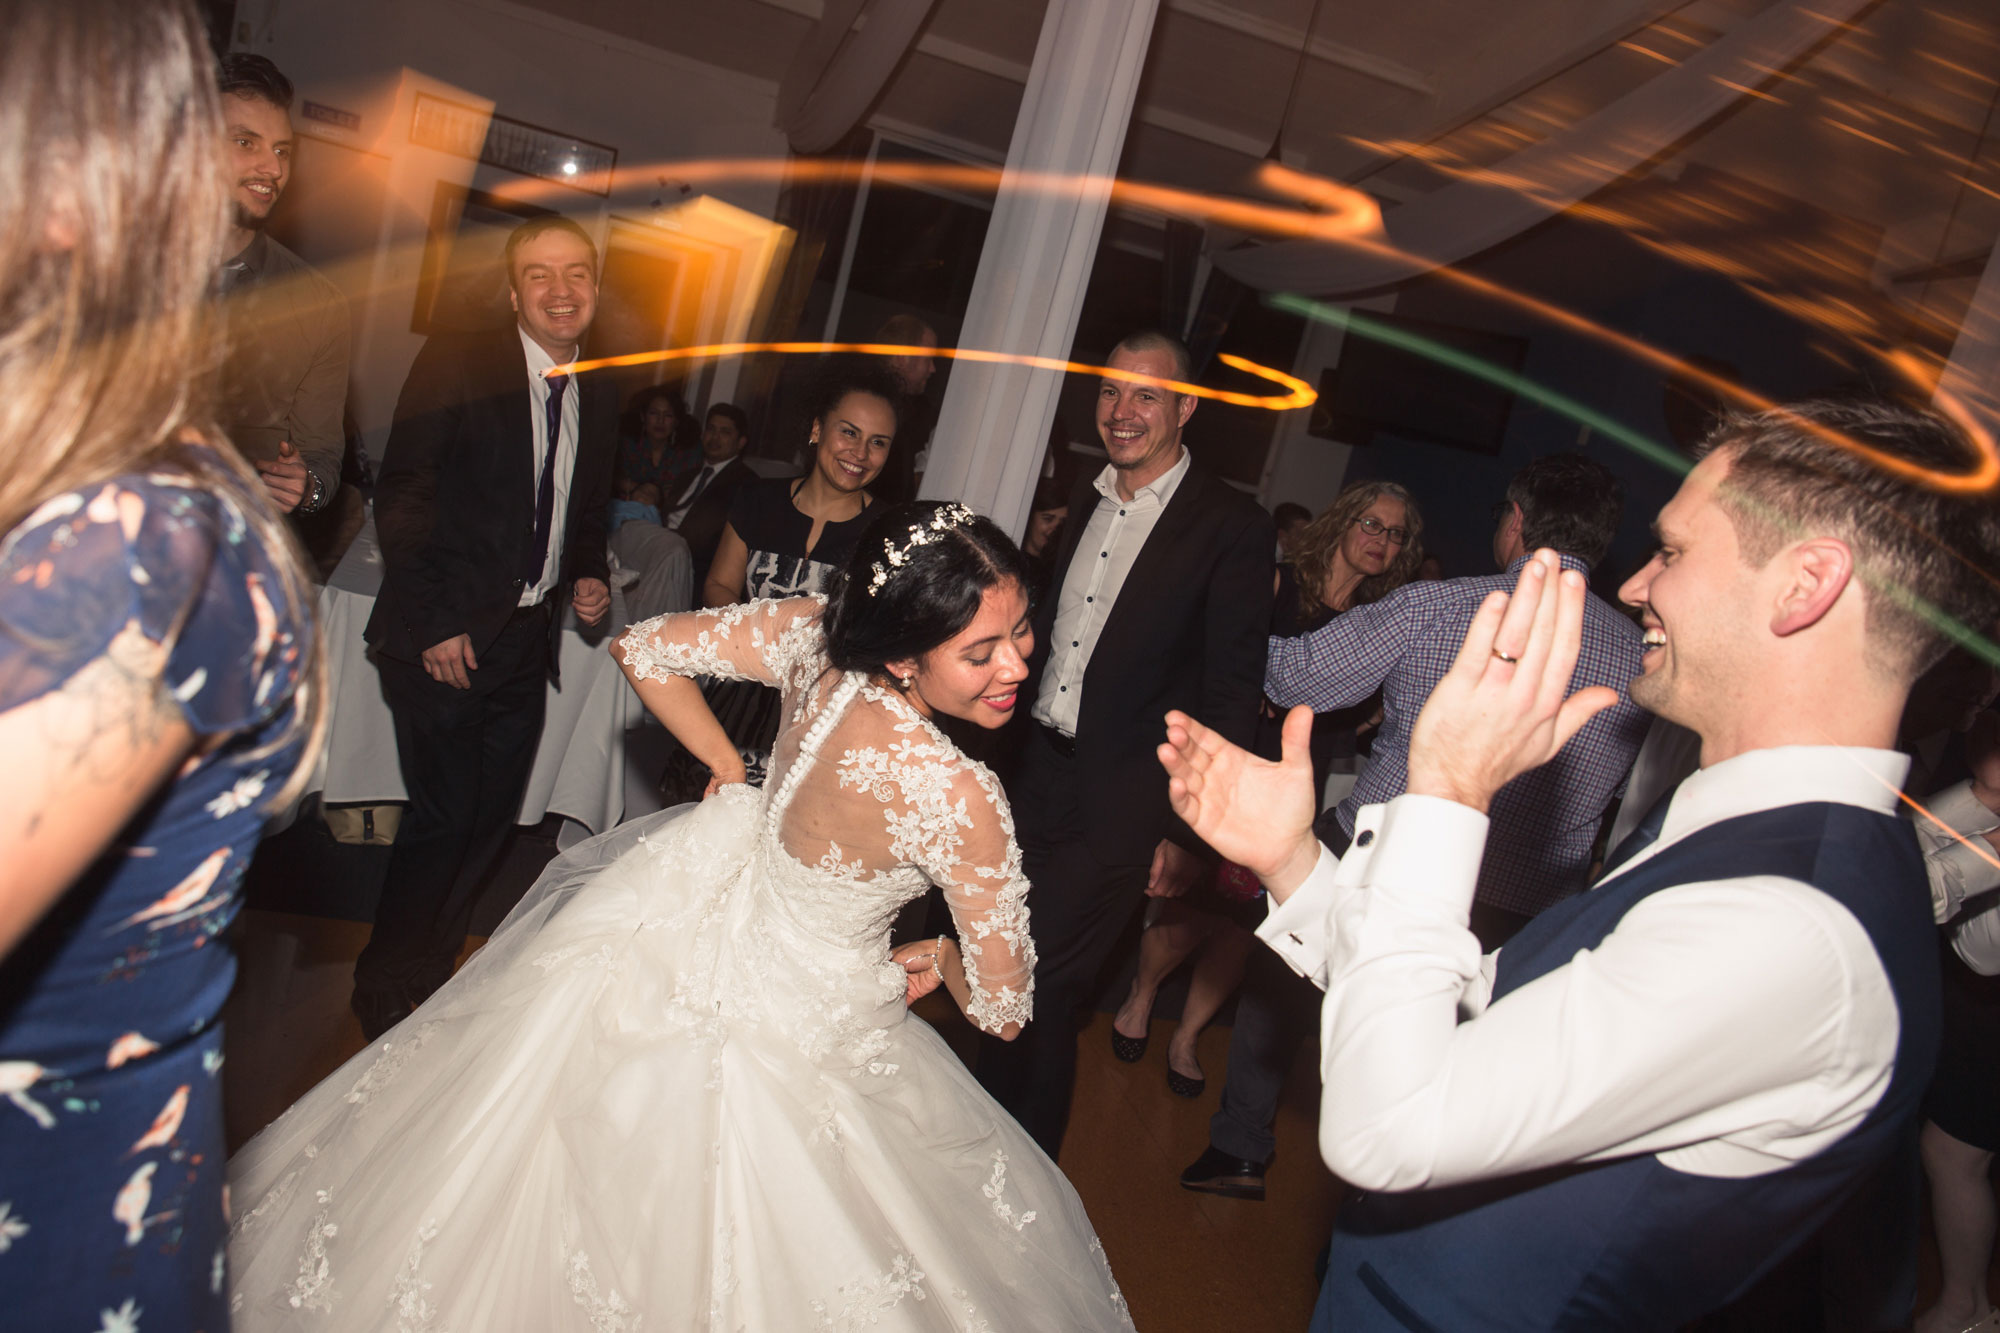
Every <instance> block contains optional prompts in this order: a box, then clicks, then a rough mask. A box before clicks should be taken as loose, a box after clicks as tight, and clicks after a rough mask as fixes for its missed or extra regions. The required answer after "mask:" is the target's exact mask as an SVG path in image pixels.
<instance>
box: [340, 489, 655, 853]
mask: <svg viewBox="0 0 2000 1333" xmlns="http://www.w3.org/2000/svg"><path fill="white" fill-rule="evenodd" d="M381 586H382V552H381V547H380V546H379V545H378V544H377V541H376V537H375V519H374V517H373V516H372V515H371V516H370V517H369V519H368V522H367V524H366V525H365V526H363V528H362V529H361V534H360V535H359V536H357V537H356V538H355V539H354V545H353V546H351V547H349V548H348V551H347V555H346V556H345V557H344V558H343V559H342V560H341V562H340V566H339V567H338V568H337V569H335V570H334V571H333V577H332V578H330V579H328V580H327V584H326V587H325V588H324V589H322V590H321V592H320V598H319V613H320V627H321V630H322V632H323V633H324V634H325V635H326V652H327V685H328V690H327V700H328V704H329V707H330V708H331V710H332V711H331V714H330V716H329V725H328V728H327V733H328V734H327V746H326V752H325V754H324V756H323V757H322V759H321V760H320V764H319V768H318V771H317V772H315V773H314V775H313V778H312V781H311V782H309V783H308V784H307V787H306V790H307V791H308V792H318V793H320V799H321V800H322V801H324V802H326V803H327V804H330V805H344V804H354V803H363V804H380V803H386V802H392V801H404V800H407V799H408V798H409V794H408V792H407V791H406V790H405V789H404V787H403V774H402V769H401V768H400V766H399V765H398V764H397V762H396V728H395V722H394V720H393V719H392V718H391V717H390V715H389V705H388V702H387V701H386V700H385V699H384V698H383V696H382V680H381V677H380V676H379V675H378V674H377V673H376V670H375V663H374V660H373V659H372V658H371V657H370V656H369V655H368V652H367V644H366V643H364V642H363V641H362V637H361V632H362V630H363V628H364V627H365V626H366V625H367V624H368V617H369V614H370V613H371V612H373V611H374V609H375V595H376V593H377V592H378V591H379V590H380V588H381ZM625 624H626V618H625V606H624V599H623V596H622V595H621V593H620V591H619V590H618V589H616V588H614V589H612V593H611V615H610V620H609V622H608V624H607V626H606V628H605V629H604V630H603V632H601V633H600V632H597V631H592V632H591V635H590V637H589V638H588V639H586V638H585V637H584V634H583V632H582V630H581V628H580V627H579V626H578V624H577V622H576V618H575V616H574V615H571V616H570V617H569V619H568V621H567V623H565V624H564V626H563V631H562V636H561V637H562V646H561V658H560V660H561V668H562V684H561V686H560V687H558V686H555V685H551V686H549V692H548V712H547V716H546V718H545V720H544V721H543V723H542V739H541V743H540V744H539V745H538V746H537V747H536V749H535V766H534V769H533V771H532V772H531V773H530V774H529V776H528V788H527V792H526V793H525V794H524V795H523V797H522V799H521V810H520V813H519V814H518V815H517V816H515V819H516V822H518V823H522V824H539V823H541V822H542V820H543V818H544V817H546V816H547V815H549V814H551V813H553V814H557V815H560V816H562V817H563V818H564V819H567V820H570V821H573V823H574V824H575V825H579V826H581V828H580V829H573V828H571V827H569V826H567V825H566V826H565V827H564V829H563V834H562V837H561V839H560V841H561V842H562V843H563V845H568V844H570V843H571V842H574V841H576V840H578V839H580V838H581V837H582V836H583V835H584V834H587V833H602V832H603V831H604V830H606V829H608V828H611V827H613V826H614V825H616V824H617V823H618V822H619V821H620V820H621V819H623V818H624V817H625V816H626V815H628V814H632V815H638V814H645V813H648V812H650V811H652V810H657V809H659V799H658V797H657V795H655V794H654V792H655V787H654V783H653V781H652V780H651V778H649V777H648V776H647V775H645V774H643V773H639V772H628V765H627V762H626V750H625V731H626V728H628V727H631V726H635V725H637V724H638V722H639V720H640V719H641V718H642V717H643V716H644V715H645V709H644V707H643V706H642V705H641V704H640V703H639V696H638V695H637V694H635V693H633V691H632V687H631V685H630V684H629V683H627V681H626V679H625V676H624V673H623V672H621V671H619V669H618V664H617V663H616V662H614V661H612V660H611V655H610V654H609V653H608V652H606V651H605V644H606V643H607V642H608V641H609V639H610V637H611V636H612V635H613V634H615V633H616V632H617V631H619V630H620V629H623V628H624V626H625ZM653 777H657V774H655V775H653Z"/></svg>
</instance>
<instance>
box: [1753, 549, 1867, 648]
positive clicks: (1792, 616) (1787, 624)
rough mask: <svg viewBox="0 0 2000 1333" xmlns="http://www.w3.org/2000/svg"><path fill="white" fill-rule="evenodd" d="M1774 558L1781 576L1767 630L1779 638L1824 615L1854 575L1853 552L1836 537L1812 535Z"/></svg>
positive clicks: (1812, 624) (1831, 607)
mask: <svg viewBox="0 0 2000 1333" xmlns="http://www.w3.org/2000/svg"><path fill="white" fill-rule="evenodd" d="M1777 559H1778V562H1779V563H1780V564H1781V565H1783V567H1784V569H1785V580H1784V583H1783V584H1782V585H1781V586H1780V587H1779V589H1778V599H1777V604H1776V605H1775V606H1774V607H1773V608H1772V611H1771V633H1773V634H1775V635H1777V636H1778V637H1779V638H1781V639H1782V638H1786V637H1788V636H1789V635H1793V634H1797V633H1798V632H1799V631H1800V630H1803V629H1810V628H1812V627H1813V626H1814V625H1817V624H1818V623H1819V622H1820V621H1821V620H1823V619H1825V617H1826V614H1827V613H1828V612H1829V611H1831V610H1832V609H1833V607H1834V604H1835V603H1836V602H1838V601H1839V600H1840V594H1841V593H1843V592H1845V591H1846V590H1847V585H1848V584H1849V583H1850V582H1851V581H1852V580H1853V578H1854V552H1853V551H1851V550H1849V549H1848V546H1847V543H1846V542H1844V541H1841V540H1840V539H1839V538H1837V537H1815V538H1813V539H1812V540H1811V541H1804V542H1800V543H1799V544H1798V545H1797V546H1794V547H1793V548H1792V549H1791V550H1789V551H1786V552H1784V553H1783V554H1782V555H1780V556H1779V557H1778V558H1777Z"/></svg>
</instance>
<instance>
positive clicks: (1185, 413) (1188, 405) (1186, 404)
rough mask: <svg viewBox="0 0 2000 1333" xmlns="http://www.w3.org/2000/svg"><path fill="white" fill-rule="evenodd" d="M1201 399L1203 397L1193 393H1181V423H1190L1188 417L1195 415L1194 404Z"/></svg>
mask: <svg viewBox="0 0 2000 1333" xmlns="http://www.w3.org/2000/svg"><path fill="white" fill-rule="evenodd" d="M1200 401H1201V399H1199V398H1197V397H1195V396H1194V395H1193V394H1191V393H1184V394H1182V395H1181V425H1183V426H1185V425H1187V424H1188V418H1189V417H1191V416H1193V415H1194V405H1195V404H1196V403H1198V402H1200Z"/></svg>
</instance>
